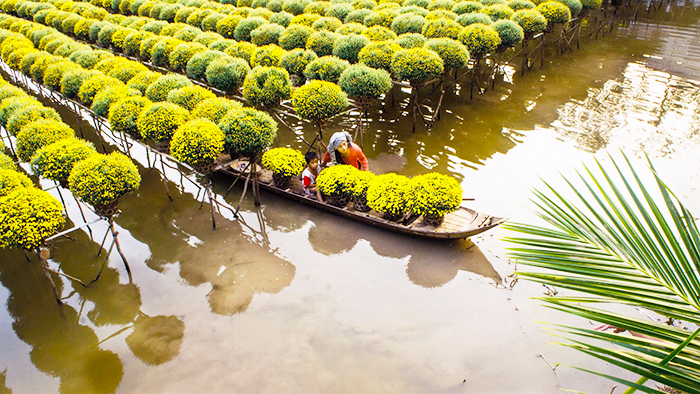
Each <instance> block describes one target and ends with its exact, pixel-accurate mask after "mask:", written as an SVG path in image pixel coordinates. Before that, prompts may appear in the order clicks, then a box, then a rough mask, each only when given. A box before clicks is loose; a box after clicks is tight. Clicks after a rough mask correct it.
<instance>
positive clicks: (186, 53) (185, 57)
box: [170, 42, 207, 71]
mask: <svg viewBox="0 0 700 394" xmlns="http://www.w3.org/2000/svg"><path fill="white" fill-rule="evenodd" d="M206 50H207V47H205V46H204V45H202V44H198V43H194V42H186V43H182V44H180V45H178V46H177V47H175V49H174V50H173V52H172V53H171V54H170V68H171V69H172V70H173V71H184V70H185V68H186V67H187V62H189V61H190V59H192V57H193V56H194V55H196V54H197V53H200V52H204V51H206Z"/></svg>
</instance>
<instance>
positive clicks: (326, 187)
mask: <svg viewBox="0 0 700 394" xmlns="http://www.w3.org/2000/svg"><path fill="white" fill-rule="evenodd" d="M359 172H360V170H358V169H357V168H355V167H353V166H349V165H347V164H337V165H334V166H331V167H328V168H325V169H324V170H323V171H321V172H320V173H319V174H318V177H317V178H316V187H317V188H318V190H319V191H320V192H321V193H323V194H324V195H326V196H337V195H351V194H352V190H353V186H354V185H355V177H356V175H357V173H359Z"/></svg>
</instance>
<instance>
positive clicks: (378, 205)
mask: <svg viewBox="0 0 700 394" xmlns="http://www.w3.org/2000/svg"><path fill="white" fill-rule="evenodd" d="M409 190H410V180H409V179H408V178H406V177H405V176H403V175H397V174H393V173H390V174H382V175H377V176H376V177H375V178H374V179H373V180H372V181H371V182H370V184H369V187H368V188H367V205H368V206H369V207H370V208H372V209H373V210H375V211H377V212H379V213H383V214H384V215H385V216H386V217H387V218H389V219H398V218H399V217H400V216H401V215H403V213H404V212H406V208H407V206H406V205H407V202H408V201H407V200H408V192H409Z"/></svg>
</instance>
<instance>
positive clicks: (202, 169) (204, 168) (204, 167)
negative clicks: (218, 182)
mask: <svg viewBox="0 0 700 394" xmlns="http://www.w3.org/2000/svg"><path fill="white" fill-rule="evenodd" d="M192 167H193V168H194V170H195V171H197V172H199V173H201V174H204V175H207V174H211V173H212V172H214V168H215V167H216V163H214V162H213V161H208V162H205V163H197V164H195V165H193V166H192Z"/></svg>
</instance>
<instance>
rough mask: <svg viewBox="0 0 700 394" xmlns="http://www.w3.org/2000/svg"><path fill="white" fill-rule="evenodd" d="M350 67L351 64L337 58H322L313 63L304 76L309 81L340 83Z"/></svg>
mask: <svg viewBox="0 0 700 394" xmlns="http://www.w3.org/2000/svg"><path fill="white" fill-rule="evenodd" d="M348 67H350V62H348V61H347V60H343V59H340V58H338V57H335V56H322V57H319V58H318V59H315V60H313V61H311V63H309V64H308V65H307V66H306V69H305V70H304V76H306V78H308V79H320V80H322V81H328V82H333V83H338V80H339V79H340V74H342V73H343V71H345V69H346V68H348Z"/></svg>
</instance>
